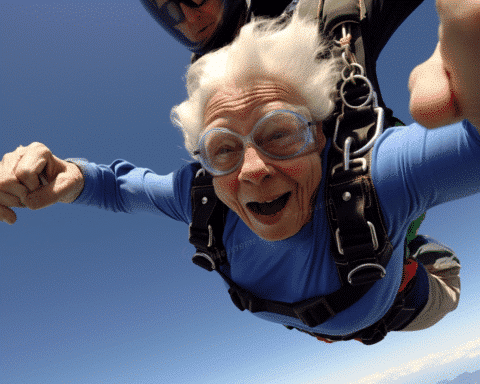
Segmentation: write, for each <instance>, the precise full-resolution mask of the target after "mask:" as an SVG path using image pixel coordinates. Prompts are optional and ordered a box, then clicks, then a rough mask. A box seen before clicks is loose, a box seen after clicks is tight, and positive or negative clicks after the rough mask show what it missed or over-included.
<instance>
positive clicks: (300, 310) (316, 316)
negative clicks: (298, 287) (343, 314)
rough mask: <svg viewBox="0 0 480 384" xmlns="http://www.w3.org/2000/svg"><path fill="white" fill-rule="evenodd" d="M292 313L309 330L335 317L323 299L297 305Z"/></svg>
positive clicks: (334, 313)
mask: <svg viewBox="0 0 480 384" xmlns="http://www.w3.org/2000/svg"><path fill="white" fill-rule="evenodd" d="M293 311H294V312H295V314H296V315H297V317H298V318H299V319H300V320H302V322H303V323H304V324H305V325H306V326H308V327H310V328H313V327H316V326H317V325H320V324H322V323H324V322H325V321H327V320H328V319H330V318H332V317H333V316H335V315H336V312H335V311H334V310H333V309H332V307H331V306H330V304H329V303H328V301H327V300H326V299H325V297H321V298H318V299H316V300H315V301H314V302H307V303H305V304H300V305H297V306H295V307H294V308H293Z"/></svg>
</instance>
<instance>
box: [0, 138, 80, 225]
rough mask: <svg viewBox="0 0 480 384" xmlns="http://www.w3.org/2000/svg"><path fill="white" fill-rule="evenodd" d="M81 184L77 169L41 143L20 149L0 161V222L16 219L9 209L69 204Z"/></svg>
mask: <svg viewBox="0 0 480 384" xmlns="http://www.w3.org/2000/svg"><path fill="white" fill-rule="evenodd" d="M83 185H84V180H83V175H82V173H81V172H80V169H79V168H78V167H77V166H76V165H75V164H72V163H69V162H66V161H64V160H61V159H59V158H58V157H56V156H54V155H53V154H52V152H51V151H50V150H49V149H48V148H47V147H46V146H45V145H43V144H40V143H32V144H30V145H29V146H27V147H22V146H19V147H18V148H17V149H16V150H15V151H13V152H10V153H7V154H6V155H5V156H3V159H2V161H1V162H0V220H2V221H4V222H6V223H8V224H13V223H15V221H16V220H17V216H16V214H15V212H14V211H13V210H12V209H11V208H12V207H18V208H23V207H27V208H30V209H40V208H45V207H47V206H49V205H52V204H55V203H57V202H63V203H71V202H72V201H74V200H75V199H76V198H77V197H78V196H79V195H80V193H81V192H82V190H83Z"/></svg>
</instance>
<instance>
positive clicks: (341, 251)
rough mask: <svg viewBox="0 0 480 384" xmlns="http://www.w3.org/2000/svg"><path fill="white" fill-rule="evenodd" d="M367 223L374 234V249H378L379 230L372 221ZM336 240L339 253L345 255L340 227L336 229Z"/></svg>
mask: <svg viewBox="0 0 480 384" xmlns="http://www.w3.org/2000/svg"><path fill="white" fill-rule="evenodd" d="M367 224H368V227H369V228H370V234H371V235H372V244H373V250H374V251H376V250H377V249H378V238H377V232H376V231H375V226H374V225H373V224H372V223H371V222H370V221H367ZM335 240H336V241H337V248H338V253H340V254H341V255H343V254H344V252H343V248H342V242H341V241H340V228H337V230H336V231H335ZM357 268H358V267H357Z"/></svg>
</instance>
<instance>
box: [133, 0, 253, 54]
mask: <svg viewBox="0 0 480 384" xmlns="http://www.w3.org/2000/svg"><path fill="white" fill-rule="evenodd" d="M140 2H141V3H142V4H143V6H144V7H145V8H146V10H147V11H148V12H149V13H150V15H151V16H152V17H153V18H154V19H155V20H156V21H157V22H158V23H159V24H160V25H161V26H162V28H164V29H165V30H166V31H167V32H168V33H170V34H171V35H172V36H173V37H174V38H175V39H177V40H178V41H179V42H180V43H181V44H183V45H184V46H186V47H187V48H188V49H189V50H191V51H192V52H194V53H199V54H203V53H205V52H208V51H209V50H211V49H214V48H219V47H221V46H223V45H225V44H226V43H227V42H229V41H232V40H233V37H234V35H235V32H236V31H237V30H238V28H239V27H240V26H241V25H243V23H244V22H245V18H246V14H247V3H246V0H140Z"/></svg>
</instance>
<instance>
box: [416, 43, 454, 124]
mask: <svg viewBox="0 0 480 384" xmlns="http://www.w3.org/2000/svg"><path fill="white" fill-rule="evenodd" d="M408 87H409V90H410V113H411V115H412V117H413V118H414V119H415V120H416V121H417V122H418V123H420V124H421V125H423V126H425V127H427V128H435V127H439V126H443V125H448V124H451V123H454V122H455V121H457V120H458V119H459V110H458V106H457V102H456V98H455V96H454V94H453V92H452V88H451V84H450V77H449V75H448V73H447V72H446V70H445V68H444V66H443V62H442V60H441V57H440V53H439V50H438V48H437V50H435V53H434V54H433V56H432V57H430V58H429V59H428V60H427V61H425V62H424V63H422V64H420V65H419V66H417V67H416V68H414V69H413V71H412V73H411V74H410V79H409V83H408Z"/></svg>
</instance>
